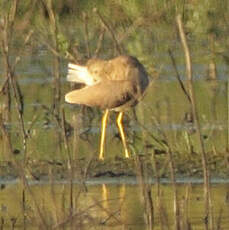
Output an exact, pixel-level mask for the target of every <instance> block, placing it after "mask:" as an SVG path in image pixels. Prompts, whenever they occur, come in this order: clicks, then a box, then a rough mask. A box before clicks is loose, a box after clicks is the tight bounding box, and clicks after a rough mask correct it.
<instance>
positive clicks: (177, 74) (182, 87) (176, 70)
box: [168, 49, 191, 103]
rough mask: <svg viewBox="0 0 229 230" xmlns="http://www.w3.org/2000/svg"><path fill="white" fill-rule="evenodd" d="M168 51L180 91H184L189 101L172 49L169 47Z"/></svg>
mask: <svg viewBox="0 0 229 230" xmlns="http://www.w3.org/2000/svg"><path fill="white" fill-rule="evenodd" d="M168 52H169V56H170V58H171V60H172V64H173V67H174V70H175V72H176V78H177V80H178V82H179V84H180V87H181V89H182V91H183V92H184V94H185V96H186V97H187V99H188V101H189V102H190V103H191V98H190V96H189V94H188V92H187V90H186V89H185V86H184V84H183V82H182V80H181V77H180V74H179V72H178V69H177V65H176V61H175V58H174V56H173V53H172V51H171V50H170V49H169V51H168Z"/></svg>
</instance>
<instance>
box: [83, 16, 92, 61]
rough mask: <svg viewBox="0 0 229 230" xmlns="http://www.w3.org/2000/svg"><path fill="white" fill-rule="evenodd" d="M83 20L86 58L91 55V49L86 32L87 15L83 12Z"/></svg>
mask: <svg viewBox="0 0 229 230" xmlns="http://www.w3.org/2000/svg"><path fill="white" fill-rule="evenodd" d="M83 20H84V34H85V36H84V40H85V45H86V50H87V58H90V57H91V50H90V45H89V34H88V15H87V14H86V13H85V12H83Z"/></svg>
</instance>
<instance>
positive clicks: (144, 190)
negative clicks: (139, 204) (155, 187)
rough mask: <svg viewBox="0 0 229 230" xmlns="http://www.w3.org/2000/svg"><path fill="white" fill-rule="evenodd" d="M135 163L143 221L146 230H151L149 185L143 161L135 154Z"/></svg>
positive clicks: (151, 210)
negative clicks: (143, 213) (141, 201)
mask: <svg viewBox="0 0 229 230" xmlns="http://www.w3.org/2000/svg"><path fill="white" fill-rule="evenodd" d="M134 152H135V151H134ZM135 156H136V157H135V163H136V169H137V172H136V174H137V179H138V182H139V185H140V189H141V194H142V197H143V205H144V208H145V219H146V225H147V227H148V229H153V226H154V206H153V200H152V193H151V184H150V183H149V181H148V175H147V170H146V166H145V162H144V160H142V159H141V157H140V156H139V155H138V154H136V153H135Z"/></svg>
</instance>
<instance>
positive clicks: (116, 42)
mask: <svg viewBox="0 0 229 230" xmlns="http://www.w3.org/2000/svg"><path fill="white" fill-rule="evenodd" d="M93 11H94V12H95V13H96V14H97V15H98V17H99V18H100V20H101V22H102V24H103V26H104V27H105V28H106V30H107V31H108V32H109V33H110V35H111V38H112V40H113V41H114V44H115V48H116V51H117V52H118V54H122V53H123V50H122V48H121V46H120V44H119V43H118V40H117V39H116V36H115V33H114V30H113V29H112V28H111V26H110V25H109V24H108V23H107V22H106V21H105V19H104V18H103V17H102V15H101V14H100V13H99V11H98V10H97V9H96V8H94V9H93Z"/></svg>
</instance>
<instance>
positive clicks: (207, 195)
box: [176, 15, 213, 230]
mask: <svg viewBox="0 0 229 230" xmlns="http://www.w3.org/2000/svg"><path fill="white" fill-rule="evenodd" d="M176 22H177V26H178V30H179V35H180V39H181V43H182V46H183V49H184V54H185V61H186V74H187V79H188V90H189V96H190V99H191V108H192V114H193V117H194V121H195V124H196V131H197V135H198V139H199V143H200V148H201V157H202V167H203V174H204V199H205V215H206V216H205V218H204V219H205V229H206V230H208V229H209V228H210V229H213V217H212V212H211V207H210V199H211V197H210V173H209V170H208V163H207V155H206V152H205V147H204V142H203V137H202V134H201V129H200V121H199V115H198V112H197V108H196V101H195V93H194V88H193V83H192V65H191V56H190V51H189V47H188V44H187V40H186V36H185V32H184V28H183V23H182V20H181V15H178V16H177V18H176ZM209 223H210V225H209Z"/></svg>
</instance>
